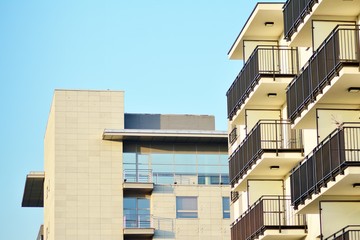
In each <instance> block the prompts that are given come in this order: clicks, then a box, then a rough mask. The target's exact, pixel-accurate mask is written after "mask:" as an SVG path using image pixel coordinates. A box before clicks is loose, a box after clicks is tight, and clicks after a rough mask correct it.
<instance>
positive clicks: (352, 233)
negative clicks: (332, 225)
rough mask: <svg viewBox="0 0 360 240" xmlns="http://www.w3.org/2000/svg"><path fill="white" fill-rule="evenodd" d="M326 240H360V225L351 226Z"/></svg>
mask: <svg viewBox="0 0 360 240" xmlns="http://www.w3.org/2000/svg"><path fill="white" fill-rule="evenodd" d="M325 240H360V225H349V226H346V227H344V228H343V229H341V230H340V231H338V232H336V233H334V234H333V235H331V236H329V237H327V238H325Z"/></svg>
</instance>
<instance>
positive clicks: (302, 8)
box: [283, 0, 318, 41]
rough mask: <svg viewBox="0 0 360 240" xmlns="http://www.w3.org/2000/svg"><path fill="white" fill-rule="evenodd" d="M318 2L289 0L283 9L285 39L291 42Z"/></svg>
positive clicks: (315, 0)
mask: <svg viewBox="0 0 360 240" xmlns="http://www.w3.org/2000/svg"><path fill="white" fill-rule="evenodd" d="M317 2H318V0H288V1H287V2H286V3H285V4H284V7H283V15H284V34H285V39H286V40H288V41H290V40H291V36H292V35H293V34H294V33H295V32H296V31H297V28H298V26H299V25H300V23H302V22H303V21H304V19H305V17H306V15H308V14H309V13H310V12H311V10H312V7H313V6H314V5H315V3H317Z"/></svg>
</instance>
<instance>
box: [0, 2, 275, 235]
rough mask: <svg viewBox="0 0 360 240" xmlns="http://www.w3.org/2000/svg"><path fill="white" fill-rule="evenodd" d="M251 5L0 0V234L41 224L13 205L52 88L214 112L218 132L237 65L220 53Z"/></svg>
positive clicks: (37, 144)
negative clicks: (100, 91)
mask: <svg viewBox="0 0 360 240" xmlns="http://www.w3.org/2000/svg"><path fill="white" fill-rule="evenodd" d="M256 2H257V1H255V0H225V1H220V0H217V1H215V0H196V1H194V0H181V1H180V0H178V1H174V0H173V1H170V0H153V1H150V0H131V1H125V0H116V1H115V0H113V1H112V0H104V1H92V0H88V1H80V0H78V1H74V0H72V1H68V0H62V1H45V0H33V1H25V0H23V1H20V0H0V81H1V86H2V87H1V88H0V98H1V99H0V100H1V101H0V108H1V118H0V126H1V134H2V137H1V138H0V139H1V140H0V141H1V142H0V144H1V145H0V146H1V151H0V161H1V162H2V164H1V174H0V189H1V193H0V196H1V197H0V205H1V208H0V229H1V235H0V238H1V239H15V240H17V239H19V240H20V239H21V240H24V239H35V238H36V235H37V231H38V229H39V226H40V224H41V223H42V214H43V211H42V209H39V208H21V207H20V205H21V199H22V194H23V189H24V183H25V176H26V174H27V173H28V172H29V171H32V170H42V169H43V137H44V132H45V127H46V122H47V117H48V112H49V107H50V103H51V99H52V94H53V91H54V89H58V88H60V89H111V90H124V91H125V111H126V112H129V113H173V114H176V113H178V114H186V113H188V114H209V115H215V117H216V128H217V129H218V130H226V128H227V123H226V97H225V93H226V91H227V89H228V87H229V86H230V84H231V83H232V81H233V80H234V79H235V76H236V75H237V73H238V72H239V71H240V69H241V66H242V62H241V61H229V60H228V59H227V52H228V50H229V48H230V47H231V45H232V43H233V42H234V40H235V38H236V36H237V35H238V33H239V31H240V30H241V28H242V26H243V24H244V23H245V21H246V20H247V18H248V16H249V14H250V13H251V11H252V9H253V8H254V6H255V4H256ZM262 2H270V1H265V0H262Z"/></svg>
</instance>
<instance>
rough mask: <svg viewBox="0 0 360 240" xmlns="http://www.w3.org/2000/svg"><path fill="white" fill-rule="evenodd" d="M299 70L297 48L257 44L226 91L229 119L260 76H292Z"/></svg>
mask: <svg viewBox="0 0 360 240" xmlns="http://www.w3.org/2000/svg"><path fill="white" fill-rule="evenodd" d="M298 70H299V66H298V52H297V48H289V47H280V46H258V47H257V48H256V49H255V50H254V52H253V53H252V54H251V56H250V57H249V59H248V60H247V61H246V63H245V64H244V67H243V68H242V69H241V71H240V73H239V74H238V75H237V77H236V79H235V80H234V82H233V83H232V85H231V86H230V88H229V90H228V91H227V93H226V96H227V107H228V118H229V119H231V118H232V117H233V116H234V115H235V114H236V111H237V110H238V109H239V108H240V106H241V105H242V104H243V103H244V102H245V100H246V99H247V98H248V96H249V94H250V93H251V92H252V91H253V89H254V87H255V86H256V85H257V84H258V81H259V79H260V77H262V76H264V77H272V78H274V80H275V78H276V77H278V76H289V77H294V76H295V75H296V74H297V73H298Z"/></svg>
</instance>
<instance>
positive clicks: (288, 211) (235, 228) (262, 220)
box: [231, 196, 306, 240]
mask: <svg viewBox="0 0 360 240" xmlns="http://www.w3.org/2000/svg"><path fill="white" fill-rule="evenodd" d="M267 229H271V230H279V232H281V231H282V230H283V229H304V230H306V218H305V215H298V214H295V212H294V210H293V209H292V207H291V205H290V198H288V197H283V196H263V197H261V198H260V199H259V200H257V201H256V202H255V203H254V204H253V205H252V206H250V207H249V209H248V210H246V212H244V213H243V214H242V215H241V216H240V217H239V218H238V219H237V220H236V221H235V222H234V223H233V224H232V225H231V239H237V240H252V239H256V238H258V237H259V236H260V235H263V234H264V232H265V231H266V230H267Z"/></svg>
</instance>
